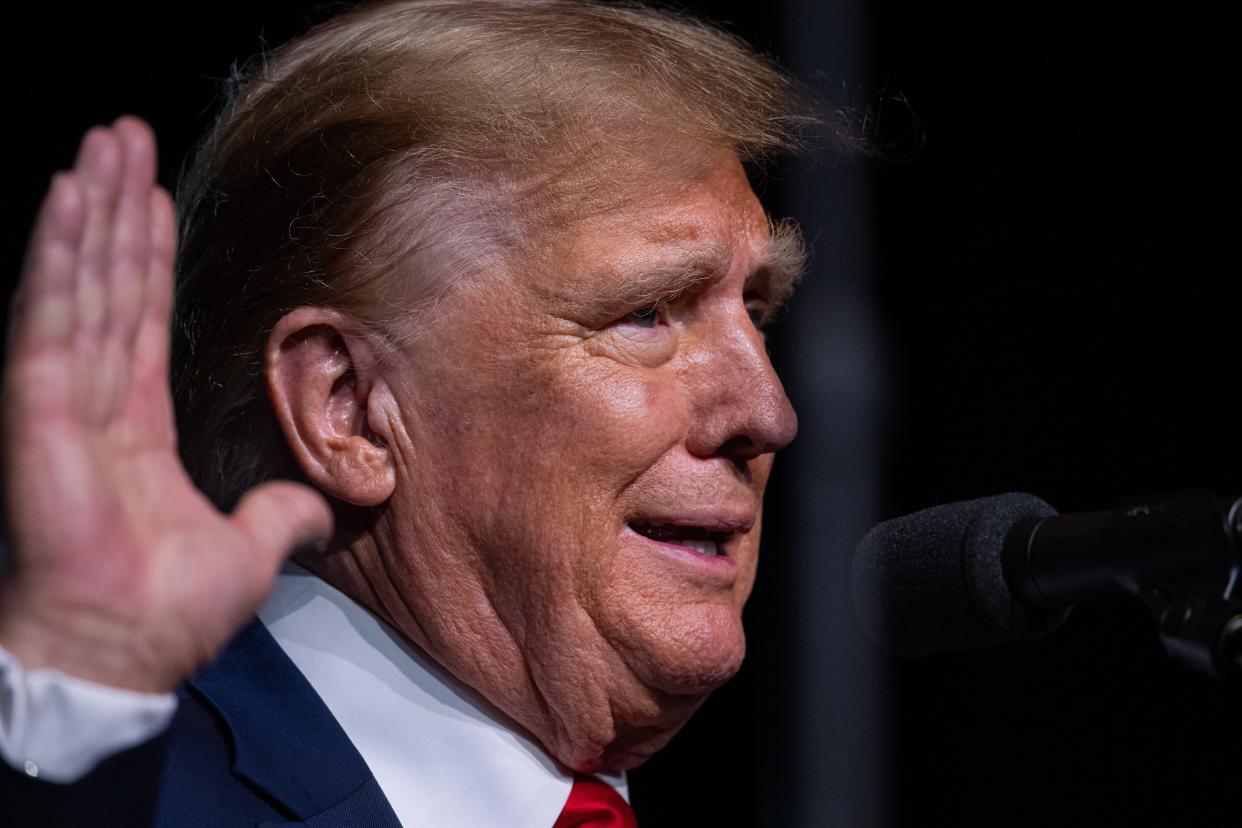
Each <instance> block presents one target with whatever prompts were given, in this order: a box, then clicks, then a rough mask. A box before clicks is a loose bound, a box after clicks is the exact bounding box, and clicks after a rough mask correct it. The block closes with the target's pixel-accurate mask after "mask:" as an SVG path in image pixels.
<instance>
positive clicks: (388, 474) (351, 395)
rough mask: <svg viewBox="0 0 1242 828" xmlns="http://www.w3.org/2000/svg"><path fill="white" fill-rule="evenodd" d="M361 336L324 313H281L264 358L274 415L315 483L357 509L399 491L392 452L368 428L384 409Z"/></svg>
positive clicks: (334, 314)
mask: <svg viewBox="0 0 1242 828" xmlns="http://www.w3.org/2000/svg"><path fill="white" fill-rule="evenodd" d="M376 356H377V355H376V354H374V353H372V352H371V345H370V341H369V339H368V337H367V334H366V332H365V331H364V330H363V329H362V328H361V327H360V326H359V325H358V324H357V323H356V322H355V321H354V320H353V319H351V318H350V317H348V316H347V315H345V314H343V313H341V312H339V311H336V310H332V309H330V308H321V307H304V308H297V309H295V310H293V311H290V312H289V313H287V314H285V316H284V317H282V318H281V320H280V321H279V322H277V323H276V327H275V328H273V329H272V334H271V336H270V337H268V342H267V349H266V352H265V354H264V370H265V373H266V379H267V387H268V394H269V395H270V398H271V402H272V410H273V412H274V413H275V416H276V420H277V422H279V423H280V428H281V431H282V432H283V434H284V436H285V441H286V442H287V444H288V446H289V450H290V453H291V454H292V455H293V457H294V459H295V461H296V462H297V464H298V466H299V467H300V468H301V469H302V472H303V473H304V474H305V475H306V477H307V479H308V480H309V481H310V483H311V484H312V485H314V486H315V487H317V488H318V489H320V490H322V491H323V492H324V493H325V494H328V495H331V496H332V497H335V498H337V499H338V500H342V501H344V502H346V503H350V504H353V505H355V506H378V505H380V504H382V503H384V502H385V501H386V500H388V498H389V497H391V496H392V493H393V489H394V487H395V485H396V469H395V467H394V458H393V453H392V452H391V451H390V450H389V448H388V445H387V442H386V441H385V439H384V438H383V437H382V436H381V435H379V434H377V433H376V432H375V431H373V430H372V428H371V424H372V423H373V422H374V417H373V414H374V412H372V411H371V410H370V409H371V408H377V409H379V408H386V407H387V406H386V402H387V401H386V400H381V399H380V398H382V397H384V395H386V394H388V389H387V386H386V385H385V384H384V383H383V381H382V379H381V378H380V377H379V376H378V375H377V374H376V372H375V366H376V365H377V364H378V360H377V359H376Z"/></svg>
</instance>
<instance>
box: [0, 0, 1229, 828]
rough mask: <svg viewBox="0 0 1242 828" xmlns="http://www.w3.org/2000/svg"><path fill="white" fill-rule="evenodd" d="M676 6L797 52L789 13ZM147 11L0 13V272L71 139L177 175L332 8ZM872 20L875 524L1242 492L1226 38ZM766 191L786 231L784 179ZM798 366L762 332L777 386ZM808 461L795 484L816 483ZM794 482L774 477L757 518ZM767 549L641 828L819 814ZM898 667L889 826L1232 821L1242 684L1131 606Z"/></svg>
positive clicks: (954, 7) (882, 15) (1175, 24)
mask: <svg viewBox="0 0 1242 828" xmlns="http://www.w3.org/2000/svg"><path fill="white" fill-rule="evenodd" d="M692 6H693V7H696V8H698V9H700V10H706V12H707V14H708V15H709V16H711V17H713V18H715V19H717V20H722V21H725V22H726V23H727V24H728V25H730V26H731V27H732V28H733V29H734V30H735V31H738V32H740V33H741V34H743V35H744V36H746V37H748V38H749V39H751V40H752V41H753V42H755V43H756V44H757V45H759V46H760V47H761V48H764V49H767V50H770V51H773V52H775V53H776V54H777V55H778V57H781V58H784V59H790V58H791V57H794V56H791V55H789V54H787V53H786V51H785V48H786V47H785V44H784V42H783V38H782V34H781V33H782V32H783V31H787V30H788V26H789V25H790V24H791V21H790V20H789V18H788V16H789V15H790V14H792V11H791V10H790V7H789V5H788V4H786V5H782V4H780V3H777V4H772V5H767V6H764V7H758V6H751V5H744V4H719V3H718V4H711V3H699V4H692ZM162 8H163V11H160V12H157V13H154V14H153V13H150V12H145V11H139V10H138V8H137V7H135V8H126V7H124V6H119V5H118V6H106V7H105V6H95V7H92V8H91V9H89V10H85V11H81V10H74V11H73V12H69V11H68V10H67V9H64V8H58V7H46V6H45V7H38V8H29V9H27V10H26V11H27V17H26V22H24V23H23V24H21V25H11V26H10V28H9V39H10V41H11V44H10V45H11V49H10V51H9V53H8V60H9V65H8V72H7V77H8V79H9V83H8V84H7V95H6V103H7V106H8V110H9V116H8V118H7V129H6V132H7V133H8V139H9V140H8V146H9V149H8V151H7V156H6V157H7V159H8V161H9V167H8V176H7V180H8V183H9V185H10V188H9V194H8V200H9V205H10V209H12V210H13V213H12V214H11V217H10V220H9V221H8V222H6V233H5V240H4V243H5V245H6V247H5V254H6V259H5V261H6V262H8V263H9V264H8V267H7V273H9V274H14V273H16V271H17V268H18V266H19V263H20V258H21V248H22V246H23V244H24V238H25V235H26V233H27V231H28V229H29V223H30V218H31V217H32V216H33V214H34V211H35V208H36V205H37V203H38V199H39V198H40V195H41V192H42V189H43V187H44V186H45V184H46V181H47V177H48V175H49V174H50V173H51V172H52V171H53V170H55V169H58V168H62V167H65V166H67V165H68V164H69V163H70V161H71V159H72V157H73V153H74V149H75V145H76V142H77V139H78V137H79V136H80V134H81V132H82V131H83V130H85V129H86V128H87V127H89V126H90V125H91V124H93V123H96V122H101V121H108V120H111V119H112V118H114V117H115V116H116V115H118V114H120V113H122V112H133V113H136V114H138V115H141V116H143V117H145V118H147V119H148V120H149V121H151V123H152V124H153V126H154V127H155V129H156V133H157V135H158V136H159V137H160V140H161V147H162V152H163V158H162V163H161V180H162V181H163V182H164V183H165V184H166V185H172V184H173V182H174V181H175V173H176V169H177V165H178V163H179V160H180V158H181V156H182V155H183V154H184V153H185V152H186V150H187V149H188V148H189V147H190V146H191V145H192V142H193V140H194V139H195V138H196V137H197V136H198V135H199V134H201V132H202V131H203V130H204V129H205V128H206V126H207V124H208V123H209V122H210V117H211V114H212V112H213V111H214V108H213V100H214V98H215V95H216V91H217V89H218V87H219V81H220V79H222V78H223V77H224V76H226V75H227V72H228V68H229V65H230V63H231V62H232V61H234V60H236V59H239V58H244V57H246V56H248V55H250V54H252V53H254V52H255V51H256V50H257V49H258V48H260V47H261V46H262V45H263V41H261V40H260V37H259V36H260V35H262V36H263V37H264V38H265V39H266V42H267V43H269V44H274V43H278V42H280V41H282V40H284V39H285V38H287V37H289V36H291V35H292V34H295V33H296V32H298V31H300V30H301V29H302V28H304V26H305V24H306V23H307V22H309V21H312V20H315V19H319V18H321V17H322V16H323V14H322V12H321V11H309V12H308V11H306V10H305V9H304V7H303V6H299V5H298V4H292V3H270V4H259V3H240V2H223V3H213V4H210V5H207V4H199V5H196V6H188V5H187V6H181V5H177V4H166V5H165V6H163V7H162ZM863 17H864V20H865V25H864V27H863V29H862V30H861V35H860V36H862V37H865V40H866V46H867V48H866V50H865V54H866V66H865V70H864V71H861V72H860V73H859V76H858V77H844V78H832V79H830V80H831V81H832V88H833V89H835V90H837V91H839V92H841V93H842V94H843V95H845V96H846V97H850V98H853V99H854V100H855V101H856V102H861V103H864V104H865V103H867V102H868V101H873V100H875V96H876V95H877V94H879V93H880V92H881V90H888V99H889V100H890V101H891V100H892V99H893V97H894V96H895V95H897V94H900V95H901V96H904V98H905V99H906V101H908V109H907V108H905V107H901V106H894V105H888V106H886V107H884V115H883V117H882V118H881V119H880V130H881V133H887V134H888V136H889V138H890V139H891V140H890V144H889V150H890V153H889V154H890V156H891V157H890V158H889V159H888V160H884V159H872V160H857V161H853V162H850V163H852V164H855V165H860V166H861V168H862V169H863V170H864V171H865V176H866V180H867V182H868V186H869V188H870V194H871V198H870V200H869V202H868V203H867V204H866V206H865V208H864V209H867V210H869V211H871V216H870V218H871V221H872V225H873V226H874V228H875V233H874V238H873V241H872V244H873V247H874V258H873V263H874V267H873V269H872V272H871V273H869V274H867V277H866V282H867V284H868V285H869V286H870V287H869V289H870V291H871V293H870V296H871V299H872V301H873V302H874V308H875V310H876V313H877V319H878V322H879V325H880V328H881V331H882V334H883V342H884V353H885V355H886V364H887V366H888V379H887V385H888V387H887V393H886V400H887V403H886V406H885V418H884V426H883V429H884V431H883V433H884V438H885V439H884V451H883V454H882V456H878V457H876V458H875V462H876V463H877V464H879V465H880V467H881V468H882V470H883V477H882V478H881V480H882V490H881V493H880V495H881V498H880V499H881V502H880V503H879V504H878V511H879V513H880V516H882V517H888V516H893V515H897V514H901V513H904V512H907V511H911V510H913V509H916V508H921V507H923V506H928V505H932V504H934V503H939V502H945V501H951V500H959V499H964V498H969V497H976V496H982V495H986V494H991V493H996V492H1000V491H1010V490H1024V491H1031V492H1034V493H1036V494H1039V495H1040V496H1042V497H1044V498H1045V499H1047V500H1048V501H1050V502H1051V503H1052V504H1053V505H1055V506H1056V507H1057V508H1058V509H1060V510H1062V511H1073V510H1080V509H1094V508H1104V507H1108V506H1110V505H1112V504H1113V503H1114V502H1115V501H1116V500H1117V499H1118V498H1119V497H1121V496H1123V495H1128V494H1142V493H1148V492H1158V491H1165V490H1174V489H1180V488H1188V487H1203V488H1208V489H1212V490H1214V491H1216V492H1218V493H1220V494H1238V493H1242V439H1240V437H1242V429H1240V428H1239V424H1240V422H1242V420H1240V418H1239V407H1238V404H1237V401H1236V400H1237V396H1238V394H1237V392H1238V390H1239V385H1242V370H1240V365H1242V324H1240V322H1239V314H1240V310H1242V301H1240V300H1242V276H1240V275H1239V269H1238V265H1237V261H1236V259H1237V256H1236V244H1237V237H1238V226H1239V224H1238V197H1237V185H1238V177H1237V175H1236V156H1237V153H1238V149H1239V141H1238V131H1237V129H1236V127H1235V126H1234V125H1233V123H1232V122H1231V116H1232V111H1233V110H1235V109H1236V108H1237V105H1238V102H1239V96H1238V94H1237V92H1236V89H1235V88H1232V87H1231V84H1232V83H1233V82H1234V81H1236V60H1231V57H1230V56H1231V51H1230V49H1231V48H1235V47H1231V45H1230V44H1228V43H1227V42H1226V40H1227V34H1228V31H1229V29H1228V27H1226V25H1225V23H1224V20H1223V17H1222V16H1221V15H1220V14H1218V13H1212V14H1208V13H1206V12H1200V11H1196V10H1194V9H1192V8H1190V7H1181V6H1179V7H1177V8H1176V9H1174V8H1173V7H1171V6H1168V7H1151V8H1148V7H1143V8H1142V9H1140V8H1139V7H1138V6H1131V5H1122V4H1111V5H1110V4H1081V5H1071V4H1062V5H1058V4H1048V3H1044V4H1039V5H1030V6H1025V5H1021V4H1009V3H983V2H968V3H958V4H935V3H902V2H897V0H880V2H874V3H870V4H867V5H866V6H865V14H864V15H863ZM793 24H794V25H801V26H816V25H821V24H823V21H821V20H819V19H818V18H817V17H816V15H815V14H814V13H812V14H810V15H809V16H808V17H806V19H805V20H797V21H793ZM824 25H826V24H824ZM821 80H822V79H821ZM911 112H912V113H913V118H912V116H911V115H910V113H911ZM913 119H917V127H916V128H915V129H914V130H913V131H912V123H913ZM765 195H766V200H767V201H768V203H769V207H770V208H771V209H772V211H773V212H775V213H778V214H779V213H782V212H783V211H782V209H781V198H782V183H781V180H780V178H779V176H777V177H776V178H775V179H774V181H773V182H772V183H771V186H769V187H768V188H767V191H766V193H765ZM807 232H808V236H809V237H811V238H812V239H814V238H815V236H816V232H815V228H812V227H808V228H807ZM815 278H829V279H831V278H832V274H818V273H817V274H815ZM795 304H796V303H795ZM793 313H795V314H796V313H797V310H796V309H795V310H794V311H793ZM798 346H799V343H798V342H796V341H791V340H790V339H789V338H788V337H787V336H786V337H785V338H782V333H781V332H780V331H779V330H778V331H777V332H776V333H775V334H774V338H773V345H772V347H773V351H774V354H775V355H776V357H777V358H778V359H779V360H780V361H781V362H782V363H784V364H785V365H786V366H788V365H789V364H791V361H792V360H796V359H797V358H798V351H799V347H798ZM790 392H791V396H794V397H795V399H796V398H797V397H798V395H799V394H806V393H808V389H800V388H796V387H791V388H790ZM817 427H818V424H816V423H814V422H806V421H805V420H804V422H803V424H802V429H803V434H804V435H805V434H807V433H808V431H810V430H814V429H816V428H817ZM796 451H797V449H796V448H795V449H793V450H791V455H790V458H788V459H787V460H783V461H782V464H783V465H784V466H785V467H792V466H793V464H796V463H799V462H802V463H810V462H815V458H806V457H802V458H799V457H798V456H797V454H796ZM794 479H795V478H794V476H793V475H792V474H785V475H782V474H778V475H777V477H776V479H775V480H774V482H773V489H772V490H771V493H770V503H771V512H772V514H774V515H776V516H778V517H779V516H780V514H781V506H780V503H781V502H782V499H783V498H786V497H787V496H788V495H789V487H790V486H791V485H793V482H792V481H793V480H794ZM786 534H787V533H785V532H784V531H783V530H782V528H781V526H780V525H779V523H778V522H777V521H770V524H769V537H768V540H767V542H766V543H765V560H764V565H763V571H762V575H761V579H760V582H759V585H758V588H757V590H756V593H755V596H754V598H753V601H752V605H751V607H750V608H749V609H748V614H747V623H748V628H749V631H750V641H751V651H752V658H751V659H750V660H749V662H748V665H747V667H745V668H744V669H743V671H742V673H741V674H740V675H739V677H738V678H737V679H736V680H735V681H734V682H733V683H731V684H730V685H728V686H727V687H726V688H724V689H722V690H721V691H719V692H718V693H717V694H716V696H714V697H713V699H712V700H711V701H710V702H709V703H708V704H707V705H706V706H705V708H704V709H703V711H701V713H700V714H699V716H697V717H696V718H695V719H694V720H693V721H692V722H691V723H690V724H689V725H688V726H687V728H686V730H685V732H684V733H683V734H682V735H681V736H679V737H678V738H677V739H676V740H674V742H673V743H672V745H670V747H669V748H668V749H667V750H666V751H665V752H663V753H662V754H660V755H659V756H657V757H656V758H655V759H653V760H652V761H651V762H650V763H649V764H648V766H646V767H645V768H643V769H640V770H639V771H637V772H635V773H634V774H633V775H632V786H633V798H634V801H635V803H636V806H637V808H638V812H639V815H640V817H642V820H643V822H642V824H643V825H644V826H645V828H653V827H654V826H660V825H682V824H694V825H699V824H704V825H706V824H718V825H751V824H765V825H783V824H827V823H822V822H820V821H819V820H817V819H816V818H815V816H814V815H813V814H810V815H808V814H806V813H799V812H797V810H796V809H795V808H793V807H792V806H791V804H790V803H791V802H794V801H795V800H797V799H798V797H799V796H800V795H801V794H800V793H799V791H797V790H795V789H794V788H793V787H791V785H792V783H791V784H790V785H786V784H784V783H782V780H785V779H793V778H795V777H796V773H795V769H793V768H791V767H789V765H790V763H791V762H792V761H793V759H792V758H791V757H792V753H791V752H789V751H785V750H781V749H780V745H781V743H782V741H781V740H783V739H784V740H789V739H793V738H796V734H797V730H798V722H796V721H790V720H787V719H782V709H781V700H780V698H779V694H778V695H777V697H775V698H774V697H772V696H771V695H770V694H769V693H768V691H767V690H766V689H765V688H771V687H773V686H779V685H780V682H781V681H782V677H783V676H785V675H786V674H792V672H794V671H797V670H798V668H799V664H798V654H797V652H791V651H790V645H789V641H790V639H791V636H790V630H789V624H790V623H791V619H790V617H789V614H788V612H787V603H788V601H787V598H788V595H789V594H790V592H791V591H794V590H797V589H799V588H800V583H799V577H798V576H799V573H798V572H797V571H794V569H793V567H792V566H791V565H790V563H789V561H788V559H787V558H785V557H783V556H782V546H783V544H786V543H788V542H789V540H790V539H789V538H788V537H787V536H786ZM849 553H850V550H849V549H834V550H826V554H834V555H848V554H849ZM886 666H887V671H888V672H887V674H888V676H889V683H888V685H887V687H886V688H885V690H884V692H883V695H882V698H880V699H879V700H878V701H877V703H879V704H882V705H884V706H885V708H886V709H887V710H888V712H889V716H890V722H891V724H890V730H889V738H888V739H887V743H885V744H875V745H866V746H861V749H865V750H870V751H877V752H880V753H882V754H883V756H884V762H885V765H886V767H887V768H888V779H889V784H888V785H887V787H886V788H884V789H882V790H880V789H877V790H876V791H875V792H874V795H875V796H885V797H889V799H890V801H891V806H890V808H889V814H890V818H891V820H890V821H891V823H892V824H893V825H900V826H920V825H996V824H1002V825H1032V826H1034V825H1048V824H1057V825H1060V824H1064V825H1079V824H1092V825H1156V824H1160V825H1176V826H1226V825H1238V824H1242V755H1240V754H1242V691H1240V690H1238V688H1236V687H1235V688H1233V689H1229V688H1226V687H1225V686H1224V685H1222V684H1220V683H1217V682H1214V681H1212V680H1211V679H1208V678H1205V677H1202V676H1199V675H1195V674H1192V673H1189V672H1188V671H1186V670H1184V669H1183V668H1181V667H1179V666H1177V665H1174V664H1172V663H1170V662H1169V661H1168V659H1167V658H1166V657H1165V656H1164V654H1163V653H1162V651H1161V650H1160V648H1159V645H1158V642H1157V640H1156V637H1155V635H1154V632H1153V627H1152V623H1151V622H1150V621H1149V619H1147V618H1146V617H1145V615H1144V613H1143V611H1141V610H1140V609H1139V608H1137V607H1135V606H1130V605H1128V604H1126V603H1124V602H1117V603H1116V604H1115V605H1104V606H1098V607H1086V608H1080V609H1079V610H1078V611H1076V612H1075V614H1074V615H1073V616H1072V617H1071V619H1070V621H1069V622H1068V623H1067V625H1066V627H1065V628H1064V629H1062V630H1061V631H1060V632H1058V633H1057V634H1056V635H1054V636H1053V637H1051V638H1048V639H1044V640H1041V641H1037V642H1032V643H1029V644H1026V645H1022V646H1013V647H1006V648H999V649H997V650H994V651H989V652H984V653H974V654H962V655H953V656H938V657H934V658H929V659H925V660H919V661H913V662H896V661H893V662H891V663H888V664H887V665H886ZM842 669H843V670H848V669H849V665H842ZM761 673H762V676H763V679H764V680H763V681H759V680H758V679H759V676H760V674H761ZM761 729H763V730H762V731H761ZM774 746H775V747H774ZM791 814H797V816H791Z"/></svg>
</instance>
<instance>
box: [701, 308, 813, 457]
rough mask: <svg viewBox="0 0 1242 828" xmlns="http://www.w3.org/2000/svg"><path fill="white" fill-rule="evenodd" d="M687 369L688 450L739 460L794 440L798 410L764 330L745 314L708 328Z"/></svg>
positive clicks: (772, 450) (796, 430)
mask: <svg viewBox="0 0 1242 828" xmlns="http://www.w3.org/2000/svg"><path fill="white" fill-rule="evenodd" d="M690 373H691V374H692V376H690V377H688V379H689V385H690V388H691V397H692V407H693V410H692V418H691V424H690V430H689V434H688V435H687V441H686V442H687V448H688V449H689V451H690V452H691V453H692V454H694V455H696V456H698V457H715V456H725V457H728V458H729V459H731V460H733V461H735V462H737V463H739V464H744V463H746V462H747V461H749V460H751V459H752V458H754V457H758V456H759V455H762V454H768V453H771V452H776V451H780V450H781V449H782V448H784V447H785V446H787V445H789V444H790V443H791V442H793V439H794V436H795V435H796V434H797V433H798V416H797V414H796V413H794V409H793V405H791V404H790V402H789V398H788V397H787V396H785V389H784V387H783V386H782V385H781V381H780V379H779V378H778V377H777V375H776V370H775V369H774V368H773V367H772V361H771V360H770V359H769V358H768V352H767V347H766V346H765V344H764V341H763V335H762V334H761V333H760V332H759V331H758V330H756V329H755V327H754V325H752V324H751V322H750V320H749V318H748V317H746V316H745V315H744V314H743V315H742V317H741V319H740V320H738V319H734V320H732V321H731V322H730V323H729V324H728V325H725V326H719V327H716V328H714V329H713V335H712V336H710V337H708V338H707V341H706V342H705V343H704V346H703V348H702V350H701V351H700V354H699V359H697V360H695V363H694V366H693V367H692V368H691V369H690Z"/></svg>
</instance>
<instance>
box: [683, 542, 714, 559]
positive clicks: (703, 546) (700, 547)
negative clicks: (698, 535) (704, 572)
mask: <svg viewBox="0 0 1242 828" xmlns="http://www.w3.org/2000/svg"><path fill="white" fill-rule="evenodd" d="M676 543H677V545H678V546H685V547H687V548H688V549H693V550H694V551H695V552H698V553H699V554H700V555H709V556H711V555H716V554H717V550H716V542H715V541H709V540H679V541H676Z"/></svg>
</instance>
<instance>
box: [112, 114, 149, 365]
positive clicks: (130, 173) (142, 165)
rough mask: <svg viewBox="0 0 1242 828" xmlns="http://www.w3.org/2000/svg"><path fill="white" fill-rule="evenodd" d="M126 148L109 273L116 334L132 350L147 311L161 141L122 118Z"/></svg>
mask: <svg viewBox="0 0 1242 828" xmlns="http://www.w3.org/2000/svg"><path fill="white" fill-rule="evenodd" d="M114 131H115V133H116V136H117V139H118V141H119V143H120V148H121V176H120V186H119V188H118V192H117V197H116V212H115V220H114V222H113V225H112V238H111V247H110V251H109V261H108V267H107V271H106V273H105V274H104V279H105V289H106V291H107V294H108V308H107V327H108V334H109V337H110V338H115V339H117V340H119V341H120V342H121V343H122V344H123V346H124V347H125V348H126V349H128V348H129V347H130V346H131V345H132V343H133V339H134V336H135V334H136V331H137V327H138V325H137V322H138V318H139V315H140V312H141V310H142V289H143V282H144V281H145V277H146V268H147V250H148V243H149V236H150V226H149V218H148V213H149V205H150V203H151V196H150V193H151V188H152V187H153V186H154V184H155V141H154V137H153V136H152V135H151V129H150V127H148V126H147V125H146V124H145V123H144V122H142V121H140V120H138V119H137V118H120V119H118V120H117V122H116V125H115V127H114Z"/></svg>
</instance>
